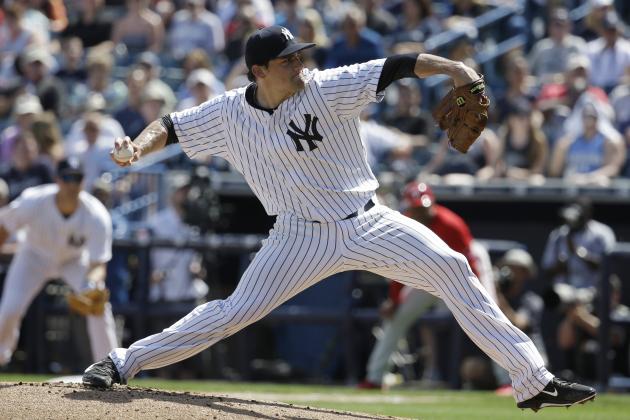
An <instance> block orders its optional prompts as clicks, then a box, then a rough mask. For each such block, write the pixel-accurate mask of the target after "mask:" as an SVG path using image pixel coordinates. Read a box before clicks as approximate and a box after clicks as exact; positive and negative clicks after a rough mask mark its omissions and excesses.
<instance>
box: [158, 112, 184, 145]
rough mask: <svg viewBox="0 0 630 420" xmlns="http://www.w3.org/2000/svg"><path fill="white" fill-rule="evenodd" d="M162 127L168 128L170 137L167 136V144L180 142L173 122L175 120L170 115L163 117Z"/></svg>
mask: <svg viewBox="0 0 630 420" xmlns="http://www.w3.org/2000/svg"><path fill="white" fill-rule="evenodd" d="M160 123H161V124H162V127H164V128H166V131H167V133H168V137H167V138H166V145H167V146H168V145H169V144H175V143H179V139H178V138H177V134H175V125H174V124H173V120H172V119H171V116H170V115H168V114H167V115H165V116H163V117H162V121H160Z"/></svg>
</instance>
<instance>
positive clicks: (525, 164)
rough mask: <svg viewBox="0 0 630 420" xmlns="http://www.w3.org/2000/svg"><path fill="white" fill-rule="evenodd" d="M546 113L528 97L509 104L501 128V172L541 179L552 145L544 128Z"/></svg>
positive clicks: (534, 179) (499, 168)
mask: <svg viewBox="0 0 630 420" xmlns="http://www.w3.org/2000/svg"><path fill="white" fill-rule="evenodd" d="M541 122H542V116H541V115H540V113H539V112H537V111H535V110H534V109H533V108H532V105H531V104H530V102H529V101H528V100H527V99H525V98H518V99H514V100H513V101H511V102H510V103H509V104H508V110H507V116H506V119H505V123H504V124H503V125H502V126H501V127H500V128H499V131H498V136H499V140H500V147H501V152H500V158H499V162H498V164H497V173H498V175H499V176H501V175H502V176H504V177H505V178H508V179H514V180H520V181H529V182H533V183H541V182H543V180H544V177H543V173H544V170H545V166H546V164H547V157H548V154H549V153H548V152H549V149H548V146H547V139H546V138H545V134H544V133H543V131H542V129H541Z"/></svg>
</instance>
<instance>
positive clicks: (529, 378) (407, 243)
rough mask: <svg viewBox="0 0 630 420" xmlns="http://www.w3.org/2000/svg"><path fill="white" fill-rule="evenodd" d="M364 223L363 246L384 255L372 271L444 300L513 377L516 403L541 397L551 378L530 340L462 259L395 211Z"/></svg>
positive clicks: (429, 232) (361, 228)
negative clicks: (507, 316)
mask: <svg viewBox="0 0 630 420" xmlns="http://www.w3.org/2000/svg"><path fill="white" fill-rule="evenodd" d="M365 222H366V223H362V224H369V226H370V227H369V228H368V227H367V226H358V229H359V230H360V232H361V239H362V241H364V242H361V246H362V248H363V249H366V248H367V249H368V250H369V251H370V252H369V254H372V253H378V254H380V261H377V262H376V263H377V264H379V265H376V266H375V267H374V268H372V269H370V268H368V269H370V271H373V272H376V273H378V274H381V275H383V276H386V277H389V278H394V279H396V280H398V281H400V282H401V283H404V284H407V285H409V286H412V287H416V288H421V289H424V290H427V291H429V292H431V293H433V294H435V295H436V296H438V297H440V298H441V299H443V300H444V302H445V303H446V305H447V306H448V308H449V309H450V310H451V312H452V313H453V315H454V316H455V318H456V320H457V322H458V323H459V325H460V326H461V327H462V329H463V330H464V331H465V332H466V333H467V334H468V336H469V337H470V338H471V340H472V341H473V342H474V343H475V344H476V345H477V346H479V347H480V348H481V349H482V350H483V351H484V352H485V353H486V354H488V356H490V357H491V358H492V359H493V360H495V361H496V362H497V363H499V365H501V366H502V367H503V368H505V369H506V370H507V371H508V372H509V373H510V377H511V379H512V382H513V384H512V385H513V388H514V392H515V398H516V399H517V401H523V400H526V399H528V398H531V397H533V396H535V395H537V394H538V393H539V392H540V391H541V390H542V389H543V388H544V387H545V385H546V384H547V383H548V382H549V381H550V380H551V379H552V378H553V375H551V373H549V372H548V371H547V369H546V368H545V366H544V363H543V359H542V357H541V356H540V354H539V352H538V350H537V349H536V347H535V346H534V344H533V343H532V341H531V340H530V339H529V338H528V337H527V335H525V334H524V333H523V332H522V331H520V330H519V329H518V328H516V327H514V325H512V324H511V323H510V322H509V320H508V319H507V318H506V317H505V315H503V313H502V312H501V311H500V309H499V307H498V306H497V305H496V303H495V302H494V301H493V300H492V299H491V298H490V296H489V294H488V293H487V292H486V291H485V290H484V289H483V287H482V286H481V284H480V283H479V280H478V279H477V278H476V277H475V275H474V274H473V273H472V271H471V269H470V266H469V265H468V263H467V261H466V258H465V257H464V256H463V255H461V254H459V253H456V252H455V251H453V250H451V249H450V248H449V247H448V246H447V245H446V244H445V243H444V242H443V241H442V240H441V239H440V238H438V237H437V236H436V235H435V234H434V233H433V232H431V231H430V230H429V229H428V228H427V227H425V226H423V225H422V224H420V223H418V222H416V221H414V220H411V219H409V218H407V217H404V216H402V215H401V214H399V213H397V212H393V211H386V212H384V213H382V214H381V215H380V217H378V218H377V219H376V218H375V220H373V221H371V222H369V221H368V220H367V218H366V220H365ZM367 222H369V223H367ZM362 253H363V254H366V252H365V251H362ZM369 254H368V255H369Z"/></svg>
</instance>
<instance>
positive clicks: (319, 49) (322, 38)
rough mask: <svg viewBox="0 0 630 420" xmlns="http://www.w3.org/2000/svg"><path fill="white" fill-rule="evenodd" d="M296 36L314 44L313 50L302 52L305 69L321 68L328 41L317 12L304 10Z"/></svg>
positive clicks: (324, 59) (301, 40)
mask: <svg viewBox="0 0 630 420" xmlns="http://www.w3.org/2000/svg"><path fill="white" fill-rule="evenodd" d="M368 1H370V0H368ZM297 34H298V37H299V38H300V42H306V43H314V44H315V46H314V47H313V48H308V49H306V50H303V51H302V57H303V60H304V63H305V65H306V67H308V68H310V69H314V68H320V69H321V68H323V67H324V64H325V62H326V53H327V51H328V47H329V45H330V39H329V38H328V34H327V33H326V28H325V27H324V22H323V20H322V17H321V15H320V14H319V12H318V11H317V10H315V9H304V11H303V12H302V14H301V16H300V26H299V29H298V32H297Z"/></svg>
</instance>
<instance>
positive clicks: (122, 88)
mask: <svg viewBox="0 0 630 420" xmlns="http://www.w3.org/2000/svg"><path fill="white" fill-rule="evenodd" d="M86 67H87V80H86V81H85V83H79V84H78V85H76V86H75V87H74V90H73V92H72V93H70V95H69V99H68V102H69V105H70V107H71V108H72V111H71V115H72V116H74V115H77V113H78V114H80V113H81V112H82V111H83V110H84V109H85V103H86V101H87V100H88V98H90V97H91V96H93V95H95V94H98V95H101V96H102V97H103V99H105V108H104V111H105V112H107V113H108V114H113V113H114V112H115V111H117V110H118V109H120V108H121V107H122V106H123V104H124V102H125V99H126V97H127V86H126V85H125V83H124V82H123V81H121V80H115V79H114V78H113V77H112V70H113V67H114V57H113V56H112V55H111V54H110V53H108V52H103V51H95V52H91V53H90V54H88V56H87V64H86Z"/></svg>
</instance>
